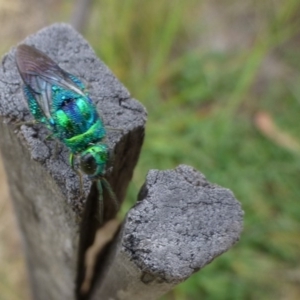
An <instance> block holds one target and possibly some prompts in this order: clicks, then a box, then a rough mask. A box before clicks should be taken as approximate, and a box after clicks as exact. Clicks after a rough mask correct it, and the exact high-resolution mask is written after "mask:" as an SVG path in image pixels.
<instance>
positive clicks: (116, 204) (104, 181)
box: [101, 178, 120, 212]
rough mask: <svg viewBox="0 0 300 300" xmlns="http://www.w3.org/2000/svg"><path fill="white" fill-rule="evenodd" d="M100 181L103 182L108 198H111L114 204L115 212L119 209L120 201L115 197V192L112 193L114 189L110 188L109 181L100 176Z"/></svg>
mask: <svg viewBox="0 0 300 300" xmlns="http://www.w3.org/2000/svg"><path fill="white" fill-rule="evenodd" d="M101 183H102V184H103V186H104V187H105V189H106V190H107V192H108V194H109V197H110V199H111V200H113V203H114V206H115V209H116V212H117V211H118V210H119V207H120V203H119V201H118V199H117V196H116V194H115V193H114V191H113V190H112V188H111V185H110V184H109V182H108V181H107V180H106V179H105V178H101Z"/></svg>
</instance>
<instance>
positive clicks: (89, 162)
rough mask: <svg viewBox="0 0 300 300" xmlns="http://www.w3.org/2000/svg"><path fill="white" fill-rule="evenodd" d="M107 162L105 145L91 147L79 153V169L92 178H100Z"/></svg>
mask: <svg viewBox="0 0 300 300" xmlns="http://www.w3.org/2000/svg"><path fill="white" fill-rule="evenodd" d="M107 160H108V148H107V146H106V145H105V144H99V145H93V146H91V147H89V148H88V149H87V150H85V151H84V152H83V153H81V156H80V161H79V163H80V169H81V170H82V172H84V173H85V174H87V175H90V176H92V177H97V176H102V175H103V173H104V170H105V165H106V163H107Z"/></svg>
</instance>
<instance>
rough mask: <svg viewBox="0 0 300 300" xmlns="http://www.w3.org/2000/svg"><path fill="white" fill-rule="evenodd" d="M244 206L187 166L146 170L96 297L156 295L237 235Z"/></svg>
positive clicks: (129, 299)
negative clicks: (144, 179) (144, 177)
mask: <svg viewBox="0 0 300 300" xmlns="http://www.w3.org/2000/svg"><path fill="white" fill-rule="evenodd" d="M242 226H243V211H242V209H241V206H240V203H239V202H238V201H237V200H236V199H235V197H234V195H233V194H232V192H231V191H230V190H228V189H226V188H222V187H220V186H217V185H215V184H212V183H210V182H208V181H207V180H206V179H205V177H204V175H202V174H201V173H200V172H197V171H196V170H195V169H193V168H192V167H189V166H185V165H180V166H179V167H177V168H176V169H175V170H167V171H157V170H151V171H150V172H149V173H148V176H147V178H146V182H145V184H144V186H143V188H142V189H141V192H140V194H139V199H138V202H137V203H136V205H135V206H134V207H133V208H132V209H131V210H130V211H129V213H128V215H127V218H126V220H125V222H124V224H123V226H122V229H121V231H120V233H119V235H118V237H117V239H116V240H115V242H114V244H113V245H112V248H111V249H113V250H112V251H110V253H109V255H108V256H107V257H106V259H105V260H103V262H105V263H104V264H103V263H102V265H101V266H100V268H101V276H99V277H98V281H97V282H96V284H95V287H94V290H93V293H92V297H91V299H92V300H100V299H101V300H154V299H159V297H160V296H162V295H163V294H165V293H166V292H168V291H169V290H171V289H172V288H173V287H174V286H175V285H176V284H178V283H180V282H182V281H184V280H186V279H187V278H188V277H189V276H191V275H192V274H193V273H194V272H196V271H198V270H200V269H201V268H203V267H204V266H205V265H207V264H208V263H210V262H211V261H212V260H213V259H214V258H216V257H217V256H219V255H220V254H222V253H223V252H225V251H227V250H228V249H229V248H230V247H232V246H233V245H234V244H235V243H236V242H237V241H238V240H239V237H240V234H241V231H242Z"/></svg>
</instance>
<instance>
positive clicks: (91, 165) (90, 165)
mask: <svg viewBox="0 0 300 300" xmlns="http://www.w3.org/2000/svg"><path fill="white" fill-rule="evenodd" d="M80 169H81V170H82V171H83V172H84V173H85V174H87V175H93V174H94V173H95V172H96V171H97V162H96V159H95V157H94V156H93V155H92V154H91V153H87V154H85V155H83V156H82V157H81V158H80Z"/></svg>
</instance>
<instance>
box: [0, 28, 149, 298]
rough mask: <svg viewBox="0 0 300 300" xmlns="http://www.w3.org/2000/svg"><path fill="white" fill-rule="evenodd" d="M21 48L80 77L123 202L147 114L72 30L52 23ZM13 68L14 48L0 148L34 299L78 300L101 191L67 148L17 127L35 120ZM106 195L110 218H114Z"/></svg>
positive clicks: (5, 69) (1, 109) (5, 65)
mask: <svg viewBox="0 0 300 300" xmlns="http://www.w3.org/2000/svg"><path fill="white" fill-rule="evenodd" d="M22 43H26V44H29V45H33V46H35V47H36V48H38V49H40V50H41V51H43V52H45V53H46V54H47V55H48V56H50V57H51V58H52V59H53V60H54V61H56V62H57V63H58V64H59V65H60V66H61V67H62V68H63V69H65V70H66V71H68V72H70V73H72V74H74V75H76V76H78V77H79V78H80V79H83V80H84V81H85V82H86V83H87V84H88V88H89V92H90V96H91V98H92V99H93V100H94V101H95V102H96V104H97V107H98V108H99V112H100V113H101V115H102V117H103V119H104V123H105V124H106V125H107V126H110V127H113V128H119V129H120V128H121V129H122V130H123V131H109V132H108V138H107V143H108V145H109V147H110V149H112V150H114V152H115V159H114V161H113V163H112V166H111V167H109V168H108V170H107V176H106V177H107V179H108V181H109V182H110V183H111V185H112V187H113V189H114V191H115V193H116V195H117V197H118V199H119V200H120V201H122V200H123V198H124V195H125V192H126V188H127V185H128V183H129V181H130V179H131V177H132V173H133V168H134V166H135V164H136V162H137V159H138V155H139V152H140V149H141V145H142V142H143V137H144V124H145V120H146V111H145V109H144V108H143V107H142V106H141V105H140V104H139V103H138V102H137V101H135V100H134V99H131V97H130V94H129V93H128V91H127V90H126V89H125V88H124V87H123V86H122V85H121V84H120V82H119V81H118V80H117V79H116V78H115V76H114V75H113V74H112V73H111V72H110V71H109V69H108V68H107V67H106V66H105V65H104V64H103V63H102V62H101V61H100V60H99V59H98V58H97V57H96V55H95V53H94V52H93V50H92V49H91V47H90V46H89V44H88V43H87V42H86V41H85V40H84V39H83V38H82V36H81V35H79V34H78V33H77V32H76V31H75V30H73V29H72V28H71V27H70V26H68V25H65V24H54V25H52V26H49V27H47V28H45V29H42V30H41V31H39V32H38V33H36V34H33V35H31V36H29V37H28V38H27V39H26V40H25V41H23V42H22ZM21 86H22V83H21V78H20V76H19V74H18V71H17V67H16V64H15V48H13V49H11V51H10V52H9V53H8V54H6V55H5V56H4V57H3V59H2V64H1V66H0V149H1V153H2V158H3V161H4V166H5V169H6V172H7V176H8V183H9V187H10V192H11V197H12V200H13V203H14V207H15V211H16V213H17V219H18V222H19V227H20V230H21V232H22V238H23V245H24V249H25V252H26V259H27V263H28V268H29V275H30V281H31V286H32V293H33V297H34V299H39V300H40V299H43V300H48V299H49V300H61V299H75V289H76V285H79V284H80V281H81V280H82V278H83V275H84V266H83V256H84V252H85V250H86V248H87V247H88V246H89V245H90V244H91V243H92V241H93V239H94V235H95V232H96V229H97V226H98V224H97V222H96V218H95V217H94V216H95V215H96V213H97V191H96V189H95V187H94V185H92V184H91V182H90V181H89V180H88V179H87V178H84V197H80V191H79V179H78V176H77V175H76V173H75V172H74V171H73V170H72V169H71V168H70V166H69V164H68V150H67V149H66V147H64V146H63V145H62V144H59V147H58V153H57V155H55V144H56V142H55V141H53V140H45V138H46V137H47V135H49V132H48V131H47V130H46V129H45V128H44V127H43V126H42V125H34V126H28V125H23V126H22V127H21V128H20V129H16V127H15V125H14V123H15V122H18V121H24V120H31V119H32V117H31V115H30V113H29V111H28V108H27V105H26V102H25V101H24V97H23V93H22V90H21ZM108 200H109V199H107V197H106V198H105V204H104V206H105V220H109V219H111V218H112V217H114V215H115V211H114V209H113V205H112V204H111V203H110V201H108Z"/></svg>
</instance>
